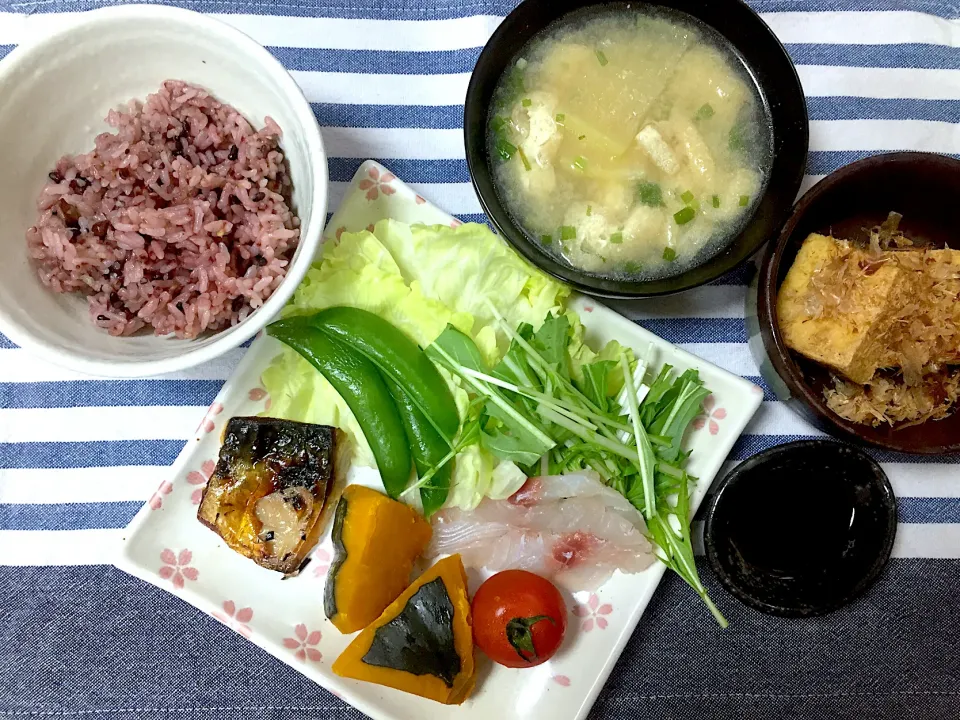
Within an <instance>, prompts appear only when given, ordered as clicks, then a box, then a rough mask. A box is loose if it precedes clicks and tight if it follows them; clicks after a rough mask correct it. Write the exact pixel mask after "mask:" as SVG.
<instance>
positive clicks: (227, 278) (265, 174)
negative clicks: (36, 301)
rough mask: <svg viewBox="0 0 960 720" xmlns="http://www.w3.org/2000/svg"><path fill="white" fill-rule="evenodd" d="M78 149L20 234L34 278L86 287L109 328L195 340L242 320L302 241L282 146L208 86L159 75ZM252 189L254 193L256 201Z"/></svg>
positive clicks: (275, 130) (270, 129) (97, 318)
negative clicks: (107, 128)
mask: <svg viewBox="0 0 960 720" xmlns="http://www.w3.org/2000/svg"><path fill="white" fill-rule="evenodd" d="M107 122H108V123H109V124H110V125H111V126H112V127H113V128H115V129H116V132H115V133H103V134H102V135H99V136H98V137H97V139H96V141H95V148H94V150H93V151H92V152H90V153H88V154H86V155H79V156H77V157H70V156H65V157H63V158H61V159H60V161H59V162H58V163H57V166H56V168H55V169H54V170H53V171H52V172H51V173H50V175H49V177H50V181H49V182H48V183H47V184H46V186H45V187H44V188H43V191H42V192H41V193H40V199H39V201H38V208H39V211H40V218H39V220H38V221H37V223H36V225H34V226H33V227H31V228H30V229H29V230H28V231H27V245H28V248H29V251H30V255H31V257H32V258H33V260H34V262H35V263H36V267H37V271H38V273H39V275H40V280H41V281H42V282H43V283H44V284H45V285H46V286H48V287H49V288H51V289H52V290H54V291H55V292H62V293H69V292H78V293H82V294H84V295H87V296H88V298H87V299H88V302H89V307H90V317H91V319H92V320H93V322H94V323H95V324H96V325H97V326H98V327H100V328H103V329H104V330H107V331H109V332H110V334H112V335H130V334H132V333H135V332H136V331H137V330H140V329H141V328H144V327H146V326H152V327H153V331H154V332H155V333H156V334H157V335H167V334H170V333H173V334H175V335H177V336H178V337H183V338H193V337H196V336H197V335H198V334H199V333H201V332H204V331H208V330H220V329H223V328H226V327H229V326H230V325H236V324H237V323H239V322H240V321H242V320H243V319H245V318H246V317H247V316H248V315H249V314H250V313H251V312H253V311H254V310H255V309H256V308H258V307H260V305H262V304H263V302H264V301H265V300H266V299H267V298H268V297H269V296H270V295H271V294H272V293H273V291H274V290H276V289H277V287H278V286H279V285H280V282H281V281H282V280H283V277H284V275H285V274H286V271H287V265H288V263H289V261H290V258H291V257H292V256H293V253H294V250H295V249H296V246H297V242H298V241H299V239H300V220H299V218H297V216H296V215H294V214H293V212H292V210H291V209H290V206H289V198H290V192H291V190H292V188H291V184H290V178H289V174H288V172H287V169H286V165H285V163H284V157H283V154H282V152H281V151H280V149H279V146H278V142H279V139H280V134H281V131H280V127H279V126H278V125H277V124H276V123H275V122H274V121H273V120H272V119H271V118H269V117H268V118H266V120H265V127H264V128H263V130H261V131H259V132H255V131H254V130H253V128H252V127H251V126H250V124H249V123H248V122H247V121H246V119H244V117H243V116H242V115H241V114H240V113H239V112H237V111H236V110H235V109H234V108H232V107H230V106H229V105H225V104H223V103H221V102H219V101H217V100H216V99H215V98H213V97H211V96H210V95H209V94H208V93H207V92H206V91H205V90H203V89H202V88H199V87H195V86H193V85H188V84H186V83H184V82H181V81H178V80H168V81H166V82H165V83H163V85H162V86H161V88H160V90H159V92H157V93H156V94H153V95H150V96H148V97H147V99H146V101H145V102H143V103H140V102H137V101H131V102H130V104H129V107H128V109H127V111H126V112H118V111H115V110H111V111H110V113H109V115H107ZM253 197H256V198H257V199H256V200H253V199H252V198H253Z"/></svg>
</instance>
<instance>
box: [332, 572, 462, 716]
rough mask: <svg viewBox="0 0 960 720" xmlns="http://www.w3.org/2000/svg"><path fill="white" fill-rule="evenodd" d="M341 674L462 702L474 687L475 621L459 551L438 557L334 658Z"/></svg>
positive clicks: (441, 700)
mask: <svg viewBox="0 0 960 720" xmlns="http://www.w3.org/2000/svg"><path fill="white" fill-rule="evenodd" d="M333 671H334V672H335V673H336V674H337V675H339V676H340V677H346V678H353V679H354V680H364V681H366V682H372V683H377V684H379V685H386V686H387V687H392V688H396V689H397V690H403V691H404V692H408V693H413V694H414V695H420V696H421V697H425V698H429V699H430V700H436V701H437V702H439V703H444V704H445V705H459V704H460V703H462V702H463V701H464V700H466V699H467V697H468V696H469V695H470V693H471V692H472V691H473V687H474V685H475V684H476V667H475V665H474V661H473V623H472V618H471V615H470V597H469V595H468V594H467V575H466V573H465V572H464V569H463V563H462V562H461V561H460V556H459V555H451V556H450V557H447V558H444V559H443V560H440V561H438V562H437V563H436V564H435V565H434V566H433V567H431V568H430V569H429V570H427V571H426V572H425V573H424V574H423V575H421V576H420V578H419V579H417V580H416V582H414V583H413V584H412V585H411V586H410V587H408V588H407V589H406V590H405V591H404V592H403V594H402V595H401V596H400V597H399V598H397V599H396V600H395V601H394V602H393V603H392V604H391V605H390V607H388V608H387V609H386V610H384V611H383V614H382V615H381V616H380V617H379V618H377V620H376V621H375V622H374V623H373V624H372V625H370V626H369V627H367V628H366V629H365V630H364V631H363V632H361V633H360V634H359V635H357V637H356V638H354V640H353V642H352V643H350V645H349V646H347V649H346V650H344V651H343V653H341V655H340V657H338V658H337V660H336V662H335V663H334V664H333Z"/></svg>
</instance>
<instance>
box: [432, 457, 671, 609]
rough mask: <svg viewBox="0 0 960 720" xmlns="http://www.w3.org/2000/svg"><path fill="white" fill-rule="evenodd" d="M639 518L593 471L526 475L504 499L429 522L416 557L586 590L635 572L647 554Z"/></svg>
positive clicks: (648, 561)
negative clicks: (453, 557) (429, 532)
mask: <svg viewBox="0 0 960 720" xmlns="http://www.w3.org/2000/svg"><path fill="white" fill-rule="evenodd" d="M645 531H646V526H645V524H644V522H643V517H642V516H641V515H640V513H639V512H638V511H637V510H636V508H634V507H633V506H632V505H631V504H630V502H629V501H628V500H627V499H626V498H624V497H623V496H622V495H620V494H619V493H617V492H616V491H614V490H611V489H610V488H608V487H606V486H605V485H604V484H603V483H601V482H600V479H599V477H598V476H596V475H595V474H593V473H577V474H571V475H556V476H544V477H537V478H530V479H529V480H527V482H526V483H524V485H523V487H521V488H520V490H518V491H517V492H516V493H514V494H513V495H511V496H510V497H509V498H507V499H506V500H489V499H487V500H484V501H483V502H482V503H480V505H479V506H477V508H476V509H474V510H472V511H463V510H459V509H456V508H449V509H446V510H443V511H441V512H439V513H437V514H436V515H435V516H434V518H433V539H432V540H431V542H430V546H429V547H428V548H427V550H426V552H425V553H424V554H425V556H426V557H428V558H431V557H437V556H440V555H448V554H450V553H460V555H461V556H462V557H463V562H464V564H465V565H467V566H469V567H476V568H481V567H482V568H486V569H488V570H492V571H495V572H496V571H500V570H506V569H509V568H520V569H524V570H530V571H532V572H536V573H538V574H541V575H544V576H546V577H550V578H553V579H554V580H556V581H557V582H558V583H560V584H562V585H563V586H565V587H566V588H568V589H570V590H573V591H578V590H593V589H596V588H597V587H599V586H600V585H602V584H603V583H604V582H606V580H607V579H608V578H609V577H610V576H611V575H613V573H614V571H615V570H617V569H619V570H620V571H621V572H624V573H637V572H641V571H643V570H645V569H646V568H648V567H650V565H651V564H652V563H653V561H654V559H655V557H654V552H653V547H652V546H651V545H650V542H649V540H647V537H646V535H645Z"/></svg>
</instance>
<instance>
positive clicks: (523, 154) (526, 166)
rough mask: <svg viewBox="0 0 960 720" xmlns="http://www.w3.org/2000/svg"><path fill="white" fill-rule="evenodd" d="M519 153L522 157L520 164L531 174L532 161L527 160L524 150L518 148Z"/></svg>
mask: <svg viewBox="0 0 960 720" xmlns="http://www.w3.org/2000/svg"><path fill="white" fill-rule="evenodd" d="M517 153H519V155H520V162H522V163H523V169H524V170H526V171H527V172H530V170H532V169H533V168H532V166H531V165H530V161H529V160H527V154H526V153H525V152H524V151H523V148H517Z"/></svg>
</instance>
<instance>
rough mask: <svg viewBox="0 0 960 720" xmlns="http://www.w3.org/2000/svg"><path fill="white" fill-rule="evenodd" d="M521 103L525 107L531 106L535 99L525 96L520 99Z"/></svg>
mask: <svg viewBox="0 0 960 720" xmlns="http://www.w3.org/2000/svg"><path fill="white" fill-rule="evenodd" d="M520 104H521V105H523V106H524V107H530V106H531V105H533V100H531V99H530V98H524V99H523V100H521V101H520Z"/></svg>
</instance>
